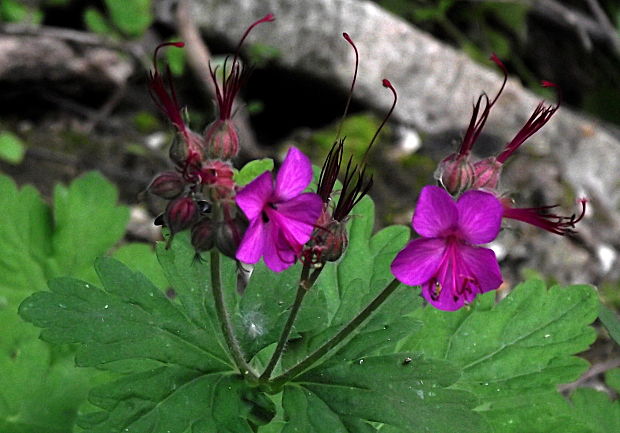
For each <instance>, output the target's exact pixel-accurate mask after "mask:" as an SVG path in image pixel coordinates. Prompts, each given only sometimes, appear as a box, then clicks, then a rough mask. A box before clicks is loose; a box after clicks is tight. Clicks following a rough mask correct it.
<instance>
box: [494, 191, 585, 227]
mask: <svg viewBox="0 0 620 433" xmlns="http://www.w3.org/2000/svg"><path fill="white" fill-rule="evenodd" d="M587 202H588V200H586V199H583V198H582V199H579V200H578V203H580V204H581V214H580V215H579V216H576V215H575V214H573V215H571V216H562V215H556V214H552V213H547V212H548V211H549V210H551V209H554V208H556V207H558V205H553V206H541V207H532V208H512V207H510V206H507V205H506V204H505V203H504V214H503V217H504V218H510V219H514V220H517V221H522V222H525V223H528V224H531V225H533V226H536V227H539V228H541V229H543V230H547V231H548V232H551V233H555V234H556V235H560V236H564V235H566V234H573V233H576V232H575V230H574V228H575V224H577V223H578V222H579V221H581V220H582V219H583V217H584V216H585V214H586V203H587Z"/></svg>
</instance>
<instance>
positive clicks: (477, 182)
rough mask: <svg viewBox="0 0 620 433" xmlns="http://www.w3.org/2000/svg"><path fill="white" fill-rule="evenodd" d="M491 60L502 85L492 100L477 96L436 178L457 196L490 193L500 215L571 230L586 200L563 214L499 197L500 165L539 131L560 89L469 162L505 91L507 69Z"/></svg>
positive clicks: (553, 229) (544, 83)
mask: <svg viewBox="0 0 620 433" xmlns="http://www.w3.org/2000/svg"><path fill="white" fill-rule="evenodd" d="M491 60H492V61H493V62H494V63H495V64H496V65H497V66H499V68H500V69H501V70H502V72H503V73H504V81H503V83H502V85H501V88H500V89H499V91H498V92H497V94H496V95H495V97H494V98H493V100H490V99H489V97H488V96H487V95H485V94H482V95H481V96H480V97H479V98H478V101H477V102H476V104H475V105H474V109H473V113H472V117H471V120H470V122H469V126H468V128H467V131H466V133H465V136H464V138H463V141H462V142H461V145H460V147H459V150H458V152H455V153H452V154H450V155H448V156H447V157H446V158H444V159H443V160H442V161H441V162H440V163H439V166H438V167H437V170H436V171H435V178H436V179H437V180H438V181H439V183H440V184H441V186H443V188H444V189H445V190H446V191H448V192H449V193H450V194H452V195H454V196H460V195H461V194H463V193H464V192H466V191H468V190H484V191H487V192H490V193H492V194H493V195H495V196H496V197H497V198H500V201H501V203H502V208H503V215H502V217H503V218H509V219H514V220H518V221H522V222H526V223H528V224H532V225H534V226H537V227H539V228H542V229H544V230H547V231H549V232H551V233H554V234H558V235H565V234H571V233H574V227H575V224H577V223H578V222H579V221H581V219H582V218H583V217H584V215H585V212H586V202H587V200H585V199H580V200H579V201H578V202H579V204H580V206H581V213H580V215H579V216H577V215H571V216H562V215H557V214H554V213H551V209H553V208H555V207H557V205H552V206H542V207H537V208H516V207H514V206H513V203H512V201H510V200H508V199H506V198H505V197H502V196H501V195H500V193H499V191H498V187H499V181H500V176H501V173H502V168H503V165H504V163H505V162H506V160H508V158H509V157H510V156H512V154H513V153H514V152H515V151H516V150H517V149H518V148H519V147H520V146H521V145H522V144H523V143H524V142H525V140H527V139H528V138H529V137H531V136H532V135H534V134H535V133H536V132H538V130H539V129H540V128H542V127H543V126H544V125H545V124H546V123H547V122H548V121H549V120H550V119H551V117H553V115H554V114H555V112H556V111H557V110H558V108H559V107H560V94H559V90H558V102H557V103H556V104H555V105H545V103H544V101H541V102H540V103H539V104H538V106H537V107H536V109H535V110H534V112H533V113H532V115H531V116H530V118H529V119H528V120H527V122H526V123H525V125H523V127H522V128H521V129H520V130H519V131H518V132H517V134H516V135H515V136H514V138H513V139H512V140H511V141H510V142H508V143H507V144H506V146H505V147H504V149H503V151H502V152H500V153H499V154H498V155H497V156H489V157H487V158H484V159H481V160H479V161H476V162H473V163H472V162H471V161H470V156H471V150H472V148H473V145H474V143H475V141H476V140H477V138H478V136H479V135H480V133H481V132H482V129H483V128H484V125H485V123H486V121H487V118H488V117H489V113H490V111H491V108H492V107H493V105H494V104H495V102H496V101H497V99H498V98H499V96H500V95H501V93H502V91H503V90H504V87H505V86H506V81H507V78H508V71H507V69H506V67H505V66H504V64H503V63H502V62H501V60H500V59H499V58H498V57H497V56H496V55H495V54H493V55H492V56H491ZM541 84H542V86H543V87H556V88H557V86H556V85H555V84H553V83H551V82H549V81H542V82H541Z"/></svg>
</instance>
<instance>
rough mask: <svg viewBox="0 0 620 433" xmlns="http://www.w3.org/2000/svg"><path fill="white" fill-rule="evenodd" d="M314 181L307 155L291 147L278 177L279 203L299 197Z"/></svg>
mask: <svg viewBox="0 0 620 433" xmlns="http://www.w3.org/2000/svg"><path fill="white" fill-rule="evenodd" d="M311 180H312V164H311V163H310V160H309V159H308V157H307V156H306V155H304V154H303V153H302V152H301V151H300V150H299V149H297V148H296V147H291V148H290V149H289V151H288V153H287V154H286V158H284V162H283V163H282V166H281V167H280V171H278V176H277V177H276V190H275V191H276V194H275V195H276V197H277V201H286V200H290V199H291V198H293V197H295V196H296V195H299V194H300V193H301V192H303V190H304V189H306V187H307V186H308V185H309V184H310V181H311Z"/></svg>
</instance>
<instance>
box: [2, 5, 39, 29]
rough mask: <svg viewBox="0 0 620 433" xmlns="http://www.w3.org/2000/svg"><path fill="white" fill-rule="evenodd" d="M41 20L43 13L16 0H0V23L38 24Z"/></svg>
mask: <svg viewBox="0 0 620 433" xmlns="http://www.w3.org/2000/svg"><path fill="white" fill-rule="evenodd" d="M42 20H43V13H42V12H41V11H40V10H37V9H35V8H31V7H29V6H28V5H25V4H23V3H22V2H20V1H17V0H0V21H5V22H9V23H12V22H28V23H30V24H39V23H40V22H41V21H42Z"/></svg>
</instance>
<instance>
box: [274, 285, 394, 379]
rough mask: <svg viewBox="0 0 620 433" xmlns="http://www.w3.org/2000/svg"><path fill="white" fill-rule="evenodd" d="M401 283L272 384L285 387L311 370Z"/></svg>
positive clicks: (391, 288)
mask: <svg viewBox="0 0 620 433" xmlns="http://www.w3.org/2000/svg"><path fill="white" fill-rule="evenodd" d="M399 285H400V282H399V281H398V280H397V279H394V280H392V282H391V283H390V284H388V285H387V286H386V287H385V289H383V290H382V291H381V293H379V294H378V295H377V296H376V297H375V299H373V300H372V301H371V302H370V304H368V305H367V306H366V308H364V309H363V310H362V311H360V312H359V313H358V314H357V316H355V317H354V318H353V319H351V321H350V322H349V323H347V324H346V325H345V326H344V328H342V329H341V330H340V331H338V333H337V334H336V335H334V336H333V337H332V338H330V339H329V340H327V341H326V342H325V343H323V345H322V346H321V347H319V348H318V349H316V350H315V351H314V352H312V353H311V354H310V355H308V356H307V357H306V358H305V359H303V360H302V361H300V362H299V364H297V365H295V366H293V367H291V368H290V369H288V370H287V371H285V372H284V373H282V374H281V375H280V376H278V377H275V378H274V379H273V381H272V384H273V385H275V386H276V387H278V386H282V385H284V384H285V383H286V382H288V381H290V380H291V379H293V378H295V377H296V376H298V375H299V374H301V373H303V372H304V371H305V370H307V369H308V368H310V367H311V366H312V365H313V364H314V363H315V362H317V361H318V360H319V359H321V358H322V357H323V356H324V355H325V354H327V352H329V351H330V350H332V349H333V348H334V347H336V346H337V345H338V344H339V343H341V342H342V341H344V340H345V339H346V338H347V337H348V336H349V335H350V334H351V333H352V332H353V331H354V330H355V329H357V327H358V326H360V325H361V324H362V323H363V322H364V321H365V320H366V319H367V318H368V317H369V316H370V315H371V314H372V313H373V312H374V311H375V310H376V309H377V308H379V307H380V306H381V304H383V303H384V302H385V300H386V299H387V298H388V297H389V296H390V295H391V294H392V293H393V292H394V290H396V289H397V288H398V286H399Z"/></svg>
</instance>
